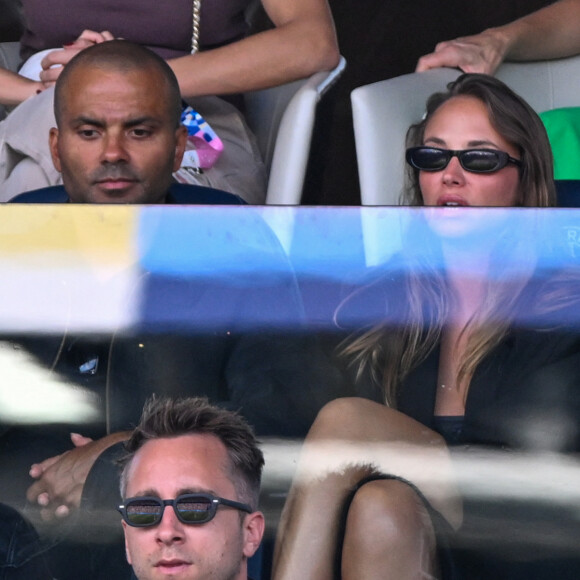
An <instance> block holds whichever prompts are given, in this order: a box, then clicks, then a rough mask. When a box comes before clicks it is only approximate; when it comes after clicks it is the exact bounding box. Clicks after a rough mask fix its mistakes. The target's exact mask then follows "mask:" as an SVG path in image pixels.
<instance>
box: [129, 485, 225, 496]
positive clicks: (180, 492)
mask: <svg viewBox="0 0 580 580" xmlns="http://www.w3.org/2000/svg"><path fill="white" fill-rule="evenodd" d="M196 493H208V494H210V495H213V496H216V497H218V494H217V493H216V492H215V491H213V490H212V489H207V488H203V487H184V488H181V489H178V490H177V492H176V493H175V496H174V497H178V496H180V495H188V494H196ZM146 496H147V497H159V498H161V494H160V493H159V492H158V491H157V490H156V489H153V488H148V489H145V490H142V491H139V492H137V493H136V494H134V495H132V496H131V497H146ZM161 499H166V498H161Z"/></svg>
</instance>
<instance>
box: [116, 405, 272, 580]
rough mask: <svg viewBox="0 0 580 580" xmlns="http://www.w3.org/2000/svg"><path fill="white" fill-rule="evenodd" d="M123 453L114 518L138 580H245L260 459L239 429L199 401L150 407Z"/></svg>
mask: <svg viewBox="0 0 580 580" xmlns="http://www.w3.org/2000/svg"><path fill="white" fill-rule="evenodd" d="M125 447H126V449H127V452H128V453H127V455H126V456H125V457H124V458H123V460H122V463H123V464H124V468H123V472H122V475H121V495H122V497H123V498H124V499H123V503H122V505H121V506H120V507H119V511H120V512H121V514H122V516H123V529H124V532H125V546H126V553H127V560H128V561H129V563H130V564H131V565H132V566H133V570H134V572H135V574H136V576H137V578H138V579H139V580H149V579H153V578H160V577H171V578H173V577H175V578H177V577H179V578H184V579H189V578H191V579H193V578H196V579H205V578H208V579H209V578H212V579H215V580H246V578H247V560H248V558H249V557H250V556H252V555H253V554H254V553H255V552H256V550H257V549H258V547H259V545H260V541H261V539H262V536H263V533H264V516H263V514H262V513H261V512H259V511H257V506H258V498H259V493H260V480H261V474H262V467H263V465H264V458H263V455H262V452H261V450H260V449H259V448H258V446H257V442H256V439H255V437H254V434H253V432H252V430H251V428H250V427H249V425H248V424H247V423H246V422H245V421H244V419H242V418H241V417H240V416H239V415H237V414H235V413H232V412H231V411H227V410H223V409H220V408H218V407H215V406H213V405H210V404H209V403H208V402H207V400H206V399H204V398H186V399H178V400H173V399H151V400H150V401H149V402H148V403H147V404H146V405H145V408H144V410H143V415H142V417H141V421H140V423H139V425H137V428H136V429H135V430H134V431H133V434H132V436H131V438H130V439H129V440H128V441H127V443H126V444H125Z"/></svg>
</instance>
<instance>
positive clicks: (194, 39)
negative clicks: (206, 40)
mask: <svg viewBox="0 0 580 580" xmlns="http://www.w3.org/2000/svg"><path fill="white" fill-rule="evenodd" d="M200 8H201V0H193V29H192V33H191V54H195V53H196V52H197V51H198V50H199V19H200Z"/></svg>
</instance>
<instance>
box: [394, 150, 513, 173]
mask: <svg viewBox="0 0 580 580" xmlns="http://www.w3.org/2000/svg"><path fill="white" fill-rule="evenodd" d="M452 157H457V159H459V163H460V164H461V167H463V169H465V171H470V172H472V173H493V172H494V171H499V170H500V169H502V167H505V166H506V165H507V164H508V163H512V164H513V165H517V166H518V167H521V165H522V162H521V161H520V160H519V159H514V158H513V157H510V156H509V155H508V154H507V153H505V152H504V151H496V150H495V149H463V150H461V151H455V150H452V149H439V148H438V147H425V146H423V147H411V148H410V149H407V153H406V159H407V163H408V164H409V165H411V166H412V167H414V168H415V169H420V170H421V171H441V170H443V169H445V168H446V167H447V165H448V164H449V162H450V161H451V158H452Z"/></svg>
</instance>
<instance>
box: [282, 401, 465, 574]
mask: <svg viewBox="0 0 580 580" xmlns="http://www.w3.org/2000/svg"><path fill="white" fill-rule="evenodd" d="M381 473H383V474H390V475H395V476H397V477H400V478H403V479H405V480H408V481H412V482H413V483H414V484H415V485H416V486H417V488H418V489H420V490H421V492H422V493H423V494H424V496H425V497H426V498H427V500H428V501H429V502H430V504H431V505H432V506H433V507H434V508H435V509H437V510H438V511H439V512H440V513H441V514H442V515H443V516H444V517H445V518H446V519H447V520H448V521H449V522H450V523H451V524H452V525H454V526H457V525H458V524H459V522H460V519H461V508H460V503H459V500H458V495H457V493H456V489H455V486H454V483H453V477H452V472H451V465H450V460H449V454H448V450H447V447H446V445H445V443H444V442H443V440H442V438H441V437H440V436H439V435H438V434H437V433H435V432H433V431H431V430H430V429H427V428H426V427H424V426H423V425H421V424H420V423H418V422H416V421H414V420H413V419H411V418H409V417H407V416H405V415H403V414H402V413H399V412H397V411H395V410H393V409H390V408H387V407H385V406H384V405H380V404H378V403H374V402H372V401H368V400H365V399H356V398H348V399H337V400H335V401H332V402H331V403H329V404H327V405H326V406H325V407H324V408H323V409H322V410H321V412H320V413H319V415H318V417H317V419H316V421H315V422H314V424H313V426H312V428H311V430H310V432H309V434H308V436H307V438H306V440H305V443H304V447H303V450H302V454H301V458H300V463H299V466H298V470H297V474H296V478H295V481H294V483H293V485H292V489H291V491H290V494H289V496H288V500H287V502H286V505H285V507H284V510H283V513H282V518H281V521H280V526H279V530H278V536H277V542H276V549H275V554H274V568H273V575H272V577H273V578H274V580H295V579H297V578H301V579H306V580H308V579H311V580H331V579H332V578H335V577H336V576H337V575H342V577H343V578H344V579H345V580H347V579H350V578H355V577H356V578H365V580H366V579H372V578H381V579H385V578H387V579H388V578H393V579H397V580H401V579H407V578H408V579H413V580H419V579H421V580H424V579H427V578H430V577H432V576H433V575H434V573H435V558H434V546H435V542H434V534H433V528H432V525H431V522H430V518H429V517H428V514H427V511H426V508H425V506H424V504H423V502H422V501H421V500H420V499H419V496H418V495H417V494H416V493H415V491H414V490H413V488H412V487H411V486H409V485H407V484H406V483H404V482H402V481H398V480H377V481H372V482H369V483H367V484H365V485H363V486H362V487H360V489H358V491H357V492H356V493H355V495H354V498H353V500H352V503H351V505H350V508H349V510H348V515H347V517H346V525H343V518H342V515H343V511H344V506H345V503H346V501H347V499H348V497H349V495H352V490H353V489H355V488H356V486H357V484H358V483H359V482H360V481H361V480H363V479H365V478H368V477H372V476H374V475H377V474H381ZM341 544H342V546H343V550H342V559H341V562H338V563H336V554H337V549H338V547H339V546H340V545H341Z"/></svg>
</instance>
